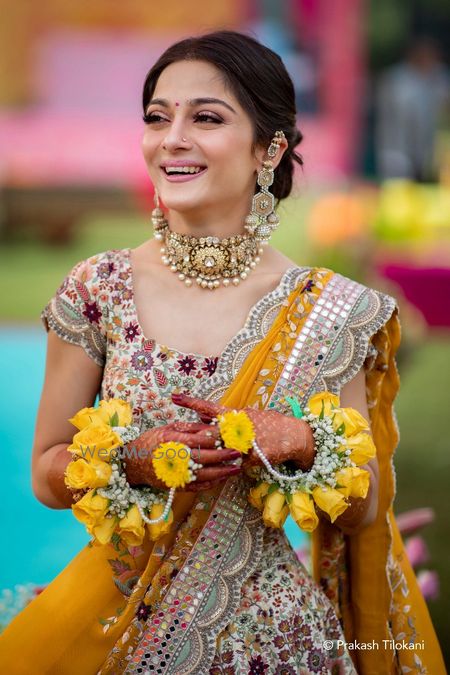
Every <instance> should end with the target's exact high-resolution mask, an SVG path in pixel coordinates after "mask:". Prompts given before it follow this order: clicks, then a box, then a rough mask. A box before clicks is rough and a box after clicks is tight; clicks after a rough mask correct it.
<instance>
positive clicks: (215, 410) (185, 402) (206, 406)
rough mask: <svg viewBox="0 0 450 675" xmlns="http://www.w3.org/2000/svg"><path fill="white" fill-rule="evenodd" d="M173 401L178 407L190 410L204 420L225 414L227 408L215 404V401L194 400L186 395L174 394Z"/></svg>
mask: <svg viewBox="0 0 450 675" xmlns="http://www.w3.org/2000/svg"><path fill="white" fill-rule="evenodd" d="M172 401H173V402H174V403H175V404H176V405H180V406H183V408H190V409H191V410H194V411H195V412H196V413H198V414H199V415H200V417H202V418H206V417H209V418H212V417H216V416H217V415H220V413H222V412H225V410H226V408H224V406H222V405H219V404H218V403H214V402H213V401H205V400H203V399H201V398H194V397H193V396H186V394H172Z"/></svg>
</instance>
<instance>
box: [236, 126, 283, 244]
mask: <svg viewBox="0 0 450 675" xmlns="http://www.w3.org/2000/svg"><path fill="white" fill-rule="evenodd" d="M284 138H285V135H284V132H283V131H276V132H275V135H274V137H273V139H272V141H271V143H270V145H269V148H268V150H267V154H268V156H269V158H270V159H268V160H266V161H264V162H263V167H262V169H261V171H260V172H259V173H258V178H257V183H258V185H259V187H260V188H261V189H260V191H259V192H257V193H256V194H255V196H254V197H253V200H252V209H251V211H250V214H249V215H248V216H247V218H246V219H245V229H246V230H247V232H248V233H249V234H251V235H253V236H254V237H255V239H256V241H258V242H260V243H261V244H267V243H268V242H269V239H270V236H271V234H272V232H273V231H274V230H276V228H277V227H278V225H279V224H280V219H279V218H278V216H277V214H276V213H275V197H274V196H273V194H272V193H271V192H269V187H270V186H271V185H272V183H273V179H274V170H273V161H272V159H273V158H274V157H276V155H277V152H278V150H279V148H280V145H281V143H282V141H283V139H284Z"/></svg>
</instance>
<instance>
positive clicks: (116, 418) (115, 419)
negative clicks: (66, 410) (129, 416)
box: [109, 410, 119, 427]
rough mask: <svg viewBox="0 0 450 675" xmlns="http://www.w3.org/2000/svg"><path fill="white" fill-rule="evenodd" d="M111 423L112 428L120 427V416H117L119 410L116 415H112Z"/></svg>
mask: <svg viewBox="0 0 450 675" xmlns="http://www.w3.org/2000/svg"><path fill="white" fill-rule="evenodd" d="M109 423H110V425H111V426H112V427H118V426H119V415H118V414H117V410H116V412H115V413H114V415H112V416H111V417H110V418H109Z"/></svg>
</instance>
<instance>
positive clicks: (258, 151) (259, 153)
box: [255, 136, 288, 171]
mask: <svg viewBox="0 0 450 675" xmlns="http://www.w3.org/2000/svg"><path fill="white" fill-rule="evenodd" d="M268 148H269V146H267V147H265V146H262V145H257V146H256V148H255V160H256V170H257V171H261V169H262V165H263V162H265V161H267V160H271V162H272V164H273V168H274V169H276V168H277V166H278V164H279V163H280V162H281V158H282V157H283V155H284V153H285V152H286V150H287V148H288V142H287V140H286V137H285V136H283V137H282V138H281V140H280V143H279V146H278V150H277V154H276V155H275V157H269V155H268V154H267V150H268Z"/></svg>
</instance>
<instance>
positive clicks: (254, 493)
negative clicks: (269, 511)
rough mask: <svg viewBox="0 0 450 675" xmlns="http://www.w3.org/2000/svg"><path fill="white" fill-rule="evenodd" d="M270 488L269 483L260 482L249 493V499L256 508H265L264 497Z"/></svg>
mask: <svg viewBox="0 0 450 675" xmlns="http://www.w3.org/2000/svg"><path fill="white" fill-rule="evenodd" d="M268 489H269V483H265V482H263V483H260V484H259V485H257V486H256V487H253V488H252V489H251V490H250V492H249V493H248V501H249V502H250V504H251V505H252V506H254V507H255V509H259V510H260V511H262V510H263V506H264V497H265V496H266V495H267V491H268Z"/></svg>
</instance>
